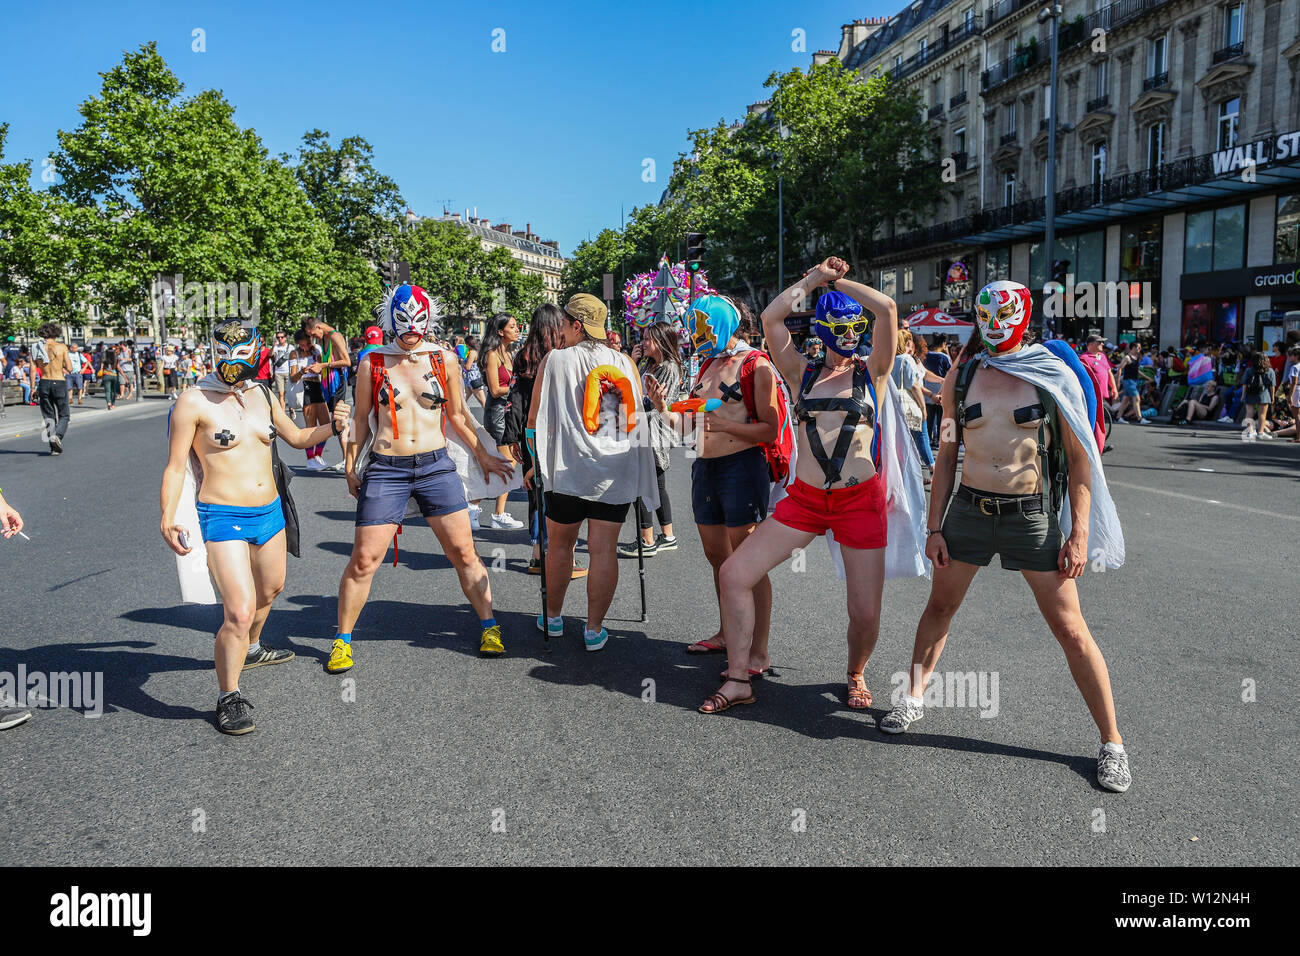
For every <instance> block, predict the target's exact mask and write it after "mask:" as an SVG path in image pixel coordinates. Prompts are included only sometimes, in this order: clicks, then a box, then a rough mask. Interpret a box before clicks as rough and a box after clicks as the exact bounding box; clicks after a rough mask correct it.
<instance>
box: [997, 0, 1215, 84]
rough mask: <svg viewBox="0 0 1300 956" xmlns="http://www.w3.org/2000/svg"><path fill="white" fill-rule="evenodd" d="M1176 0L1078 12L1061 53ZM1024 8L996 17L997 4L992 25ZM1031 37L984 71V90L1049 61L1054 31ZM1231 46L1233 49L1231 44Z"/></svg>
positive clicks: (1141, 0)
mask: <svg viewBox="0 0 1300 956" xmlns="http://www.w3.org/2000/svg"><path fill="white" fill-rule="evenodd" d="M1173 2H1174V0H1115V2H1114V3H1112V4H1110V5H1109V6H1105V7H1102V8H1101V9H1100V10H1097V11H1095V12H1093V13H1090V14H1088V15H1087V16H1082V15H1081V16H1077V17H1075V18H1074V19H1073V20H1070V21H1068V22H1065V23H1062V24H1061V25H1060V27H1059V29H1058V34H1057V40H1058V44H1059V45H1058V53H1062V54H1063V53H1066V52H1067V51H1069V50H1072V49H1074V48H1076V47H1079V46H1082V45H1085V44H1086V43H1087V42H1088V41H1089V40H1091V39H1092V37H1093V35H1094V33H1095V32H1096V31H1097V30H1102V31H1104V32H1105V33H1107V34H1108V33H1110V31H1112V30H1115V29H1117V28H1118V27H1121V26H1124V25H1125V24H1127V23H1129V22H1131V21H1133V20H1136V19H1137V18H1138V17H1141V16H1143V15H1144V14H1147V13H1150V12H1151V11H1153V10H1156V9H1159V8H1160V7H1163V6H1165V5H1167V4H1170V3H1173ZM1021 6H1023V4H1022V5H1021ZM1020 8H1021V7H1019V6H1017V7H1015V8H1014V9H1008V11H1007V12H1006V13H1003V14H1001V15H1000V16H998V17H995V16H994V11H995V10H997V9H998V5H995V6H994V8H993V9H992V10H990V13H989V18H988V25H989V26H992V25H993V23H995V22H996V20H997V19H1001V18H1002V17H1005V16H1008V15H1009V14H1010V13H1014V12H1015V10H1018V9H1020ZM985 29H986V30H987V29H988V28H987V27H986V28H985ZM1031 39H1032V40H1034V41H1035V42H1026V43H1025V44H1024V45H1023V46H1021V47H1019V48H1018V49H1017V50H1016V52H1015V53H1014V54H1013V55H1012V56H1009V57H1007V59H1005V60H1003V61H1002V62H1000V63H995V64H994V65H993V66H991V67H990V68H989V69H987V70H985V71H984V72H983V73H982V74H981V75H980V92H981V93H988V92H989V91H990V90H992V89H995V88H996V87H999V86H1001V85H1002V84H1003V83H1006V82H1007V81H1008V80H1011V79H1014V78H1015V77H1017V76H1020V75H1021V74H1023V73H1027V72H1029V71H1031V70H1034V69H1037V68H1038V67H1039V66H1042V65H1044V64H1046V63H1047V62H1048V60H1049V59H1050V54H1049V51H1050V49H1051V34H1050V33H1045V34H1044V35H1043V36H1041V37H1031ZM1227 49H1231V47H1229V48H1227ZM1215 62H1218V61H1217V60H1216V61H1215Z"/></svg>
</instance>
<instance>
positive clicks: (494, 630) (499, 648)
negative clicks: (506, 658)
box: [478, 624, 506, 657]
mask: <svg viewBox="0 0 1300 956" xmlns="http://www.w3.org/2000/svg"><path fill="white" fill-rule="evenodd" d="M478 652H479V654H481V655H483V656H484V657H500V656H501V655H502V654H504V653H505V652H506V646H505V645H504V644H502V643H501V625H499V624H493V625H492V626H491V627H488V628H484V630H483V640H482V642H481V643H480V644H479V646H478Z"/></svg>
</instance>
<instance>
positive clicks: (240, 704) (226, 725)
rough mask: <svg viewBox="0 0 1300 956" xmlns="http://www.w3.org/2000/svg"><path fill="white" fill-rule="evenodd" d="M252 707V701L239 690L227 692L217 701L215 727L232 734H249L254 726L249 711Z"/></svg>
mask: <svg viewBox="0 0 1300 956" xmlns="http://www.w3.org/2000/svg"><path fill="white" fill-rule="evenodd" d="M252 709H253V705H252V703H251V702H250V701H249V699H248V698H247V697H245V696H244V695H243V694H241V693H240V692H239V691H235V692H234V693H233V694H228V695H227V696H225V697H223V698H221V700H220V701H218V702H217V729H218V730H219V731H221V732H222V733H223V734H231V735H233V736H239V735H240V734H251V733H252V732H253V730H254V729H255V726H256V725H255V724H254V723H253V716H252V714H251V713H249V711H251V710H252Z"/></svg>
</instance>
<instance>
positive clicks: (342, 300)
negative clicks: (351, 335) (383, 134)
mask: <svg viewBox="0 0 1300 956" xmlns="http://www.w3.org/2000/svg"><path fill="white" fill-rule="evenodd" d="M373 157H374V150H373V149H372V147H371V145H370V143H369V142H367V141H366V140H365V139H363V138H362V137H360V136H349V137H346V138H345V139H343V140H342V141H340V143H339V144H338V146H337V147H336V146H334V145H333V144H332V143H331V142H330V134H329V133H327V132H324V131H322V130H319V129H314V130H312V131H311V132H309V133H306V134H304V135H303V138H302V145H301V146H300V147H299V148H298V161H297V163H296V165H294V174H295V175H296V176H297V178H298V181H299V182H300V183H301V184H302V188H303V190H304V192H305V193H306V195H307V198H308V199H309V200H310V202H311V204H312V206H313V207H314V208H315V209H316V211H317V212H318V213H319V214H320V216H321V218H322V219H323V220H324V222H325V223H326V225H327V227H328V229H329V234H330V237H331V242H332V246H333V249H332V253H331V255H330V263H331V270H332V272H333V277H334V282H333V283H332V286H331V291H330V295H329V297H328V298H327V300H326V302H325V311H326V315H327V316H328V317H329V319H330V321H331V322H332V323H334V324H336V325H343V326H348V327H350V326H351V325H353V324H354V323H355V322H357V321H362V320H366V319H367V318H368V317H369V315H370V310H371V308H372V306H373V305H374V303H375V301H376V300H377V299H378V298H379V296H380V294H381V292H382V284H381V282H380V279H379V276H378V273H377V272H376V270H375V267H374V263H377V262H380V261H386V260H388V259H389V258H390V257H391V256H392V255H393V254H394V252H395V250H396V248H397V244H398V234H399V231H400V224H401V221H402V213H403V210H404V208H405V202H404V201H403V199H402V196H401V192H400V191H399V189H398V186H397V183H396V182H395V181H394V180H392V179H391V178H389V177H388V176H386V175H384V174H383V173H381V172H379V170H378V169H376V168H375V165H374V161H373Z"/></svg>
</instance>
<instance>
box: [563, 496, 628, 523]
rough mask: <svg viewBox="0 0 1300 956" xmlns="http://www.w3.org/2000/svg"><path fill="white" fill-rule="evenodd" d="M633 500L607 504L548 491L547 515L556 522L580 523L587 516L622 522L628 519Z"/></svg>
mask: <svg viewBox="0 0 1300 956" xmlns="http://www.w3.org/2000/svg"><path fill="white" fill-rule="evenodd" d="M631 507H632V502H630V501H625V502H623V503H622V504H620V505H613V504H607V503H606V502H603V501H589V500H588V499H586V498H579V497H577V496H576V495H559V494H556V493H555V492H553V491H548V492H546V517H548V518H550V519H551V520H552V521H554V522H555V523H556V524H578V523H579V522H580V521H583V520H584V519H586V518H591V519H592V520H593V521H612V522H614V523H615V524H622V523H623V522H624V521H626V520H627V512H628V509H629V508H631Z"/></svg>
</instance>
